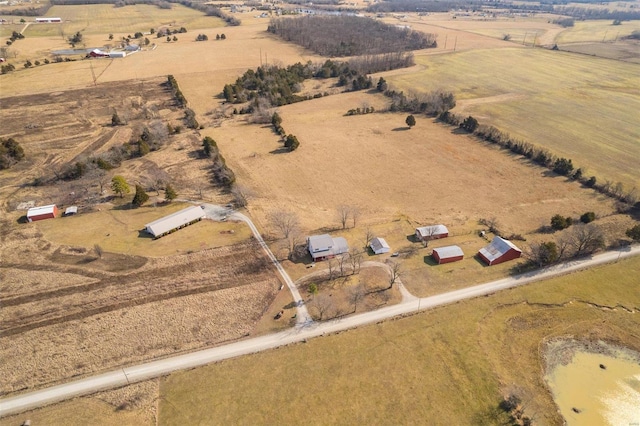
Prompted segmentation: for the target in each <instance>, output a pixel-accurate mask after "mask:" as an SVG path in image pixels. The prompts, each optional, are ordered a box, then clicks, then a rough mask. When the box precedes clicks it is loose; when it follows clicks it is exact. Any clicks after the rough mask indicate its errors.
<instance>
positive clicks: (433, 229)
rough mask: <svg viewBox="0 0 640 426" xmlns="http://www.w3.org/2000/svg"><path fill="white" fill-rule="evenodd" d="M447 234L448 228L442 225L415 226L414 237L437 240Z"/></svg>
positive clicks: (423, 239) (422, 239) (421, 239)
mask: <svg viewBox="0 0 640 426" xmlns="http://www.w3.org/2000/svg"><path fill="white" fill-rule="evenodd" d="M448 236H449V230H448V229H447V227H446V226H444V225H432V226H422V227H420V228H416V238H417V239H418V240H420V241H429V240H437V239H439V238H446V237H448Z"/></svg>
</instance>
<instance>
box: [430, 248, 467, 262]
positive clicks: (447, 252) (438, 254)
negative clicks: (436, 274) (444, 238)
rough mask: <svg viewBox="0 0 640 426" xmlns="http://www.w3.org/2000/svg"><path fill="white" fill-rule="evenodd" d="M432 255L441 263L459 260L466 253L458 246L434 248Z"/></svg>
mask: <svg viewBox="0 0 640 426" xmlns="http://www.w3.org/2000/svg"><path fill="white" fill-rule="evenodd" d="M431 255H432V256H433V258H434V259H435V260H436V262H438V264H439V265H441V264H443V263H451V262H457V261H458V260H462V259H463V258H464V253H463V252H462V249H461V248H460V247H458V246H446V247H438V248H434V249H433V252H432V253H431Z"/></svg>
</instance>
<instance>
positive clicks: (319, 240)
mask: <svg viewBox="0 0 640 426" xmlns="http://www.w3.org/2000/svg"><path fill="white" fill-rule="evenodd" d="M307 241H308V242H309V251H310V252H311V253H314V252H318V251H326V250H329V249H330V248H331V247H333V238H331V235H329V234H323V235H312V236H310V237H309V238H308V239H307Z"/></svg>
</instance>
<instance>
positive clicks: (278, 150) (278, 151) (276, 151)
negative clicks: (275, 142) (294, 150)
mask: <svg viewBox="0 0 640 426" xmlns="http://www.w3.org/2000/svg"><path fill="white" fill-rule="evenodd" d="M288 152H290V151H289V148H286V147H284V146H282V147H280V148H276V149H274V150H272V151H269V154H286V153H288Z"/></svg>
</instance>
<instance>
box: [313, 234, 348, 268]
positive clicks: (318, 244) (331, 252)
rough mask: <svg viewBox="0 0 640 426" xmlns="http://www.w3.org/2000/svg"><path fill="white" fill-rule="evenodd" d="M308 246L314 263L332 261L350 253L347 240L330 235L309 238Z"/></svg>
mask: <svg viewBox="0 0 640 426" xmlns="http://www.w3.org/2000/svg"><path fill="white" fill-rule="evenodd" d="M307 245H308V248H309V253H311V258H312V259H313V261H314V262H315V261H318V260H326V259H331V258H333V257H335V256H336V255H339V254H343V253H346V252H348V251H349V245H348V244H347V240H345V239H344V238H342V237H336V238H333V237H331V235H329V234H323V235H312V236H311V237H309V238H307Z"/></svg>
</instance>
